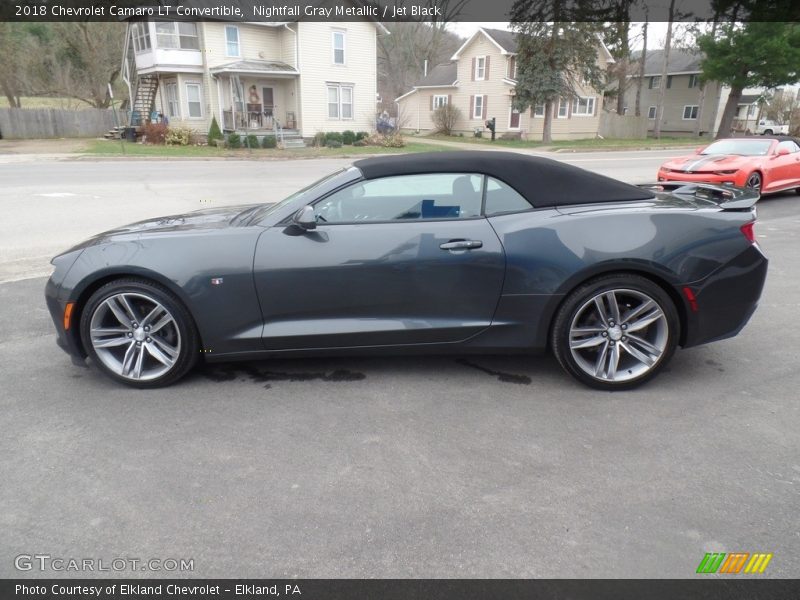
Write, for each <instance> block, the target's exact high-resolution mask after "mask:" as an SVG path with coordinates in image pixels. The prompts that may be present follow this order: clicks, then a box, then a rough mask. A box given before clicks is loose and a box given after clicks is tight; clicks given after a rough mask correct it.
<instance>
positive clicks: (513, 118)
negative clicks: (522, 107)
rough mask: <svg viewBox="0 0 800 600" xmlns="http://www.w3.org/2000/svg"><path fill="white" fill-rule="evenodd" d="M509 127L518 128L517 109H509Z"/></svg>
mask: <svg viewBox="0 0 800 600" xmlns="http://www.w3.org/2000/svg"><path fill="white" fill-rule="evenodd" d="M508 128H509V129H519V111H518V110H514V109H513V108H512V109H511V117H510V118H509V119H508Z"/></svg>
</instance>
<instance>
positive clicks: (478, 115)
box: [472, 96, 483, 119]
mask: <svg viewBox="0 0 800 600" xmlns="http://www.w3.org/2000/svg"><path fill="white" fill-rule="evenodd" d="M472 118H473V119H482V118H483V96H475V97H474V100H473V106H472Z"/></svg>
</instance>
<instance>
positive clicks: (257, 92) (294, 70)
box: [123, 21, 385, 139]
mask: <svg viewBox="0 0 800 600" xmlns="http://www.w3.org/2000/svg"><path fill="white" fill-rule="evenodd" d="M383 33H385V29H383V26H382V25H380V24H378V23H374V22H371V21H366V22H356V21H353V22H346V23H338V22H306V21H303V22H294V23H290V22H286V23H238V22H219V21H217V22H189V21H181V22H160V21H159V22H129V23H128V26H127V33H126V44H125V51H124V57H123V80H124V81H125V82H126V83H127V85H128V90H129V96H130V106H131V109H132V119H131V121H132V123H134V124H137V123H139V122H142V121H145V120H149V119H150V118H151V116H156V117H160V116H161V115H163V116H164V117H166V118H167V119H168V120H169V122H170V123H173V124H174V123H179V124H182V125H187V126H189V127H192V128H193V129H195V130H196V131H197V132H198V133H200V134H204V133H207V132H208V128H209V125H210V124H211V119H212V117H216V119H217V122H218V124H219V126H220V128H221V129H223V130H225V131H238V132H241V133H256V134H258V133H262V134H264V133H269V132H276V131H278V130H281V133H283V134H285V135H286V136H287V137H294V138H296V139H297V138H300V137H302V138H306V139H307V138H311V137H313V136H314V135H315V134H316V133H317V132H327V131H339V132H341V131H344V130H348V129H350V130H353V131H360V130H366V131H370V130H372V129H374V126H375V98H376V94H377V45H376V36H377V35H379V34H383Z"/></svg>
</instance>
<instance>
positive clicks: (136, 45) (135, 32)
mask: <svg viewBox="0 0 800 600" xmlns="http://www.w3.org/2000/svg"><path fill="white" fill-rule="evenodd" d="M131 36H132V37H133V49H134V50H135V51H136V52H147V51H148V50H150V25H149V24H148V23H133V24H132V27H131Z"/></svg>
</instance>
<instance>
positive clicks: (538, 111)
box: [533, 104, 544, 117]
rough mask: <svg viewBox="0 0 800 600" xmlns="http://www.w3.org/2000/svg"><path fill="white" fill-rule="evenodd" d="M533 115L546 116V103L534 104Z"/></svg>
mask: <svg viewBox="0 0 800 600" xmlns="http://www.w3.org/2000/svg"><path fill="white" fill-rule="evenodd" d="M533 116H534V117H543V116H544V104H534V105H533Z"/></svg>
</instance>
